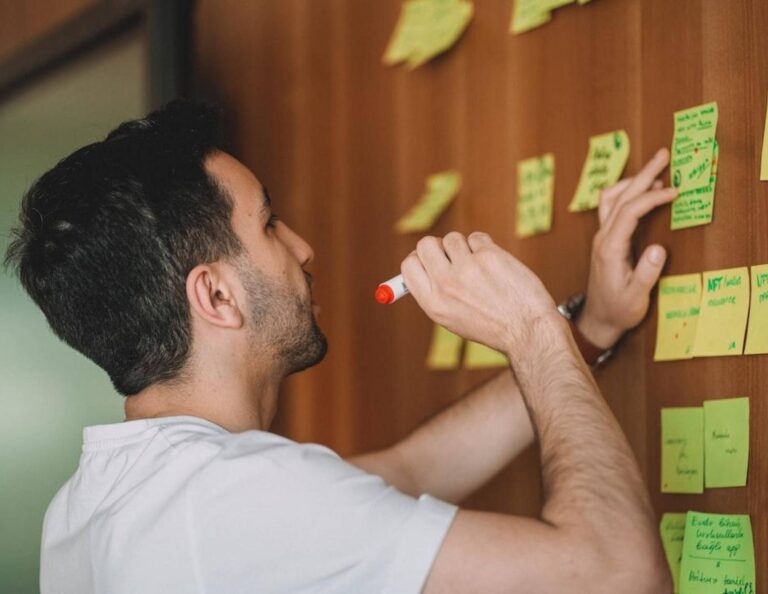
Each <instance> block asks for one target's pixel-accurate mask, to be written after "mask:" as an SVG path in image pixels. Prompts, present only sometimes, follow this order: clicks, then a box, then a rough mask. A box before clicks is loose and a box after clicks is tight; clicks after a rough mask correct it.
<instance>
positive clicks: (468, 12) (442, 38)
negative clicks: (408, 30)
mask: <svg viewBox="0 0 768 594" xmlns="http://www.w3.org/2000/svg"><path fill="white" fill-rule="evenodd" d="M429 8H430V10H429V20H428V25H427V26H425V27H424V29H423V32H422V34H421V35H420V36H419V37H418V39H417V43H416V46H415V48H414V51H413V52H412V53H411V55H410V56H409V58H408V66H409V67H410V68H416V67H417V66H421V65H422V64H424V63H425V62H428V61H429V60H431V59H432V58H434V57H435V56H437V55H439V54H442V53H443V52H445V51H446V50H449V49H450V48H451V47H453V45H454V44H455V43H456V42H457V41H458V39H459V37H461V35H462V33H464V30H465V29H466V28H467V26H468V25H469V22H470V21H471V20H472V15H473V13H474V8H473V5H472V3H471V2H466V1H465V0H429Z"/></svg>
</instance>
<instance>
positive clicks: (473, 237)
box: [467, 231, 495, 252]
mask: <svg viewBox="0 0 768 594" xmlns="http://www.w3.org/2000/svg"><path fill="white" fill-rule="evenodd" d="M467 244H468V245H469V249H471V250H472V251H473V252H476V251H477V250H479V249H480V248H484V247H488V246H491V245H495V244H494V243H493V239H491V236H490V235H488V234H487V233H483V232H482V231H474V232H472V233H470V234H469V237H467Z"/></svg>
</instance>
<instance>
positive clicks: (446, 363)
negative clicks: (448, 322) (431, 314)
mask: <svg viewBox="0 0 768 594" xmlns="http://www.w3.org/2000/svg"><path fill="white" fill-rule="evenodd" d="M463 343H464V339H463V338H462V337H461V336H458V335H456V334H454V333H453V332H451V331H450V330H447V329H446V328H443V327H442V326H441V325H440V324H435V328H434V330H433V332H432V342H431V344H430V346H429V354H428V355H427V367H428V368H429V369H435V370H442V369H456V368H457V367H458V366H459V362H460V361H461V346H462V344H463Z"/></svg>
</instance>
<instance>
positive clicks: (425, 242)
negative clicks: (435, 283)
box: [416, 236, 450, 278]
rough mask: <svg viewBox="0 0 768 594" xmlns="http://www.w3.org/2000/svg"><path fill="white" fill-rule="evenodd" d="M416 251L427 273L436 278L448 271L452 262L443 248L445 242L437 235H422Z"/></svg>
mask: <svg viewBox="0 0 768 594" xmlns="http://www.w3.org/2000/svg"><path fill="white" fill-rule="evenodd" d="M416 253H417V254H418V256H419V259H420V260H421V264H422V265H423V266H424V270H426V271H427V274H428V275H429V276H430V277H431V278H434V277H436V276H440V275H442V274H444V273H445V272H447V271H448V268H449V266H450V262H449V260H448V256H447V255H446V253H445V250H443V242H442V241H440V240H439V239H438V238H437V237H431V236H427V237H422V238H421V239H420V240H419V242H418V243H417V244H416Z"/></svg>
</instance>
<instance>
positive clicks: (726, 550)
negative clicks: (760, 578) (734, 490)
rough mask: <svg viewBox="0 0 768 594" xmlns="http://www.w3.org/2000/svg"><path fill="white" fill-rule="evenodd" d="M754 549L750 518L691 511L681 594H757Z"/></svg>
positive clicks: (682, 561) (684, 539)
mask: <svg viewBox="0 0 768 594" xmlns="http://www.w3.org/2000/svg"><path fill="white" fill-rule="evenodd" d="M755 592H756V590H755V545H754V541H753V540H752V523H751V522H750V519H749V516H748V515H737V514H727V515H726V514H703V513H699V512H694V511H689V512H688V514H687V516H686V520H685V536H684V537H683V557H682V559H681V560H680V594H754V593H755Z"/></svg>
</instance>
